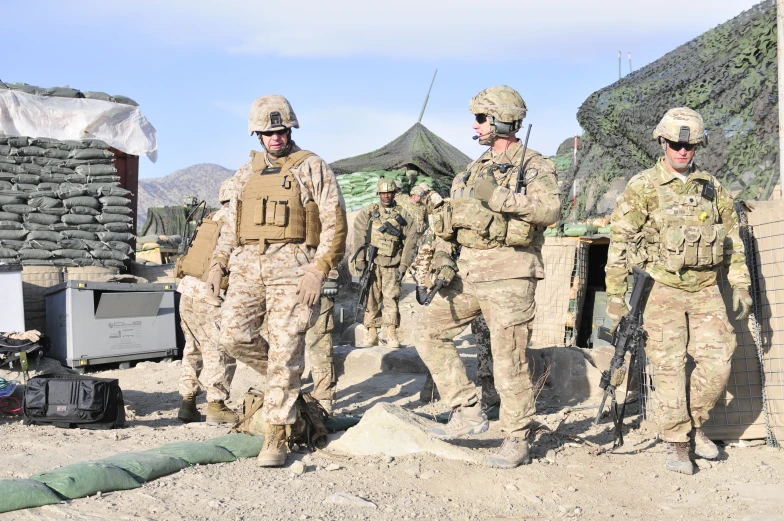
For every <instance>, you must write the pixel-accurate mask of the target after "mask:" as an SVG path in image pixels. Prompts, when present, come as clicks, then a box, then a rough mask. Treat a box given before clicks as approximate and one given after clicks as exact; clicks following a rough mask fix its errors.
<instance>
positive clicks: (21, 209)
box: [3, 204, 35, 215]
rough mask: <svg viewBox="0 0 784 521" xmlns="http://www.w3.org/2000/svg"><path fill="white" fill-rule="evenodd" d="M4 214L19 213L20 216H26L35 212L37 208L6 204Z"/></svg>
mask: <svg viewBox="0 0 784 521" xmlns="http://www.w3.org/2000/svg"><path fill="white" fill-rule="evenodd" d="M3 211H4V212H10V213H18V214H19V215H25V214H28V213H30V212H34V211H35V208H33V207H32V206H29V205H26V204H5V205H3Z"/></svg>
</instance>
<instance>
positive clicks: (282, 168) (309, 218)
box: [208, 95, 347, 466]
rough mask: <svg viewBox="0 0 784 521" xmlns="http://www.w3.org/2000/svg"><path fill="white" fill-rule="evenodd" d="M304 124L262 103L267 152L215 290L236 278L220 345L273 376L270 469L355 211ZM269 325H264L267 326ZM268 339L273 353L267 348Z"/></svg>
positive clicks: (284, 106) (281, 103) (225, 245)
mask: <svg viewBox="0 0 784 521" xmlns="http://www.w3.org/2000/svg"><path fill="white" fill-rule="evenodd" d="M292 128H299V122H298V121H297V116H296V115H295V114H294V111H293V110H292V108H291V105H290V104H289V102H288V101H287V100H286V98H284V97H283V96H279V95H269V96H262V97H261V98H258V99H257V100H256V101H254V102H253V105H252V106H251V111H250V118H249V121H248V130H249V132H250V134H251V135H256V136H258V139H259V142H260V144H261V146H262V147H263V149H264V151H263V152H256V151H253V152H251V159H250V161H248V162H247V163H245V164H244V165H243V166H242V167H241V168H240V169H239V170H238V171H237V173H236V174H235V175H234V182H235V186H236V187H237V195H236V196H234V197H232V199H231V201H230V203H229V210H228V215H227V217H226V220H227V223H228V226H227V229H228V230H230V231H229V232H228V233H224V234H221V236H220V239H219V241H218V244H217V247H216V249H215V255H214V256H213V261H212V266H211V271H210V277H209V280H208V283H209V284H211V285H212V287H213V289H214V291H215V292H216V293H217V292H218V291H219V288H220V281H221V278H222V277H223V276H224V275H225V274H226V273H229V289H228V291H227V293H226V297H225V300H224V303H223V307H222V313H221V332H220V344H221V346H222V347H223V348H224V349H225V350H226V351H227V352H228V353H230V354H231V355H232V356H234V357H235V358H237V359H239V360H241V361H242V362H244V363H246V364H248V365H249V366H250V367H252V368H253V369H255V370H256V371H257V372H259V373H260V374H263V375H265V376H266V377H267V380H266V387H265V391H264V406H263V409H262V412H263V420H264V422H265V423H266V424H267V431H266V432H265V439H264V445H263V447H262V450H261V452H260V453H259V457H258V462H259V465H261V466H280V465H283V464H284V463H285V461H286V455H287V443H286V442H287V434H286V432H287V426H288V425H293V424H294V423H295V420H296V412H295V409H294V402H295V401H296V399H297V396H298V395H299V390H300V378H301V376H302V371H303V368H304V354H305V332H306V331H307V329H308V328H309V327H311V326H312V325H313V324H314V323H315V321H316V319H317V318H318V316H319V312H318V302H319V300H320V296H321V293H322V284H323V282H324V281H325V278H326V277H327V275H328V274H329V272H330V270H332V269H333V268H335V267H336V266H337V263H338V261H339V260H340V258H341V257H342V256H343V253H344V249H345V243H346V232H347V225H346V212H345V204H344V202H343V196H342V194H341V193H340V189H339V188H338V184H337V181H336V179H335V175H334V174H333V173H332V170H330V168H329V166H327V164H326V163H325V162H324V160H322V159H321V158H320V157H318V156H317V155H316V154H314V153H312V152H308V151H306V150H302V149H300V148H299V147H298V146H297V145H296V144H295V143H294V141H293V139H292ZM262 320H263V322H264V324H263V325H262ZM260 326H261V327H262V329H261V332H262V334H266V338H265V339H264V340H266V343H267V344H268V345H269V353H266V352H264V349H262V346H264V344H263V343H262V344H260V343H259V342H258V341H257V338H258V336H259V334H260V333H259V328H260Z"/></svg>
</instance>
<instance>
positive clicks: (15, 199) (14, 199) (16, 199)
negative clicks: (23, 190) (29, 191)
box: [0, 194, 27, 206]
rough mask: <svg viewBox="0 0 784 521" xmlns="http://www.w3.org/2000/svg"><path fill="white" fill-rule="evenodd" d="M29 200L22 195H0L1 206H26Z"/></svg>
mask: <svg viewBox="0 0 784 521" xmlns="http://www.w3.org/2000/svg"><path fill="white" fill-rule="evenodd" d="M26 201H27V198H26V197H25V196H24V195H22V194H18V195H5V194H0V206H4V205H6V204H25V202H26Z"/></svg>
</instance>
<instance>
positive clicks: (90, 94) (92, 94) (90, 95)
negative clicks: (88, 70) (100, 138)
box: [82, 90, 112, 141]
mask: <svg viewBox="0 0 784 521" xmlns="http://www.w3.org/2000/svg"><path fill="white" fill-rule="evenodd" d="M82 94H84V97H85V98H87V99H97V100H101V101H112V97H111V96H109V95H108V94H106V93H105V92H100V91H90V90H86V91H84V92H82ZM96 141H97V140H96Z"/></svg>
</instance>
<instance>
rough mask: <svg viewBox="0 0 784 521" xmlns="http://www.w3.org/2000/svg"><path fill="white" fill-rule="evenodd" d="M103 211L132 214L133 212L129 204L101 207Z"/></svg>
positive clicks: (106, 212)
mask: <svg viewBox="0 0 784 521" xmlns="http://www.w3.org/2000/svg"><path fill="white" fill-rule="evenodd" d="M101 213H105V214H117V215H130V214H132V213H133V210H131V209H130V208H128V207H127V206H104V207H103V208H101Z"/></svg>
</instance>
